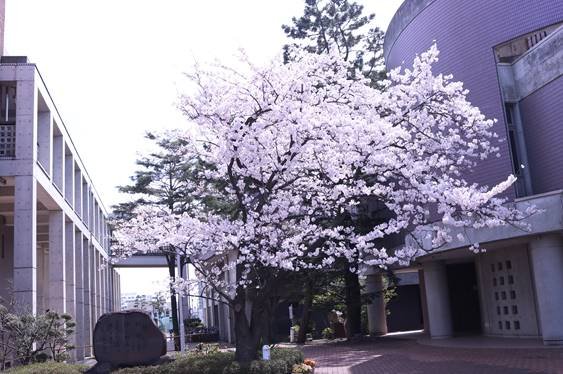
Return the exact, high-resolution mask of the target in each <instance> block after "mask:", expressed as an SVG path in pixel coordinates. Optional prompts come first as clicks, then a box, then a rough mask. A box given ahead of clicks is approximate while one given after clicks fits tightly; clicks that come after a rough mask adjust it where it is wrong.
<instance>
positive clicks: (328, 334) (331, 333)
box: [322, 327, 334, 340]
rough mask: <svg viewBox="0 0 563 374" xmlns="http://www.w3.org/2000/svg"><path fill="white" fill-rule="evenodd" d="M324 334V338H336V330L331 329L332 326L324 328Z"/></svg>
mask: <svg viewBox="0 0 563 374" xmlns="http://www.w3.org/2000/svg"><path fill="white" fill-rule="evenodd" d="M322 335H323V338H324V339H328V340H332V339H334V330H333V329H331V328H330V327H326V328H325V329H324V330H323V332H322Z"/></svg>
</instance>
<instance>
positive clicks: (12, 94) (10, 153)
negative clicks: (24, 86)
mask: <svg viewBox="0 0 563 374" xmlns="http://www.w3.org/2000/svg"><path fill="white" fill-rule="evenodd" d="M15 157H16V86H15V85H10V84H2V85H0V159H13V158H15Z"/></svg>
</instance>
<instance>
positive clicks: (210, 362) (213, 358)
mask: <svg viewBox="0 0 563 374" xmlns="http://www.w3.org/2000/svg"><path fill="white" fill-rule="evenodd" d="M234 359H235V356H234V353H233V352H213V353H207V354H202V353H187V354H181V355H178V356H176V360H174V361H172V362H170V363H166V364H162V365H159V366H145V367H134V368H125V369H120V370H117V371H116V372H114V373H116V374H174V373H190V374H192V373H193V374H223V372H224V369H225V368H226V367H228V366H232V363H233V360H234ZM229 374H230V373H229ZM233 374H237V372H233Z"/></svg>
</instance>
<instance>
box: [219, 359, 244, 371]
mask: <svg viewBox="0 0 563 374" xmlns="http://www.w3.org/2000/svg"><path fill="white" fill-rule="evenodd" d="M223 374H242V369H241V367H240V364H239V363H238V362H236V361H233V362H231V364H230V365H229V366H227V367H226V368H224V369H223Z"/></svg>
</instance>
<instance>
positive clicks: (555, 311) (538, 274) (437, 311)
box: [424, 234, 563, 345]
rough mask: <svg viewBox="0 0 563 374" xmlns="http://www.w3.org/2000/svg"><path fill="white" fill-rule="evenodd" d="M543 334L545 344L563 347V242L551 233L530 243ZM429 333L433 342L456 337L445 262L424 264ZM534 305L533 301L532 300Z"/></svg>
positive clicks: (558, 236) (537, 304) (559, 237)
mask: <svg viewBox="0 0 563 374" xmlns="http://www.w3.org/2000/svg"><path fill="white" fill-rule="evenodd" d="M529 254H530V260H531V270H532V273H533V282H534V285H535V294H536V306H537V312H538V315H539V322H540V328H541V335H542V338H543V341H544V344H546V345H560V344H563V239H562V237H561V236H560V235H557V234H549V235H541V236H538V237H535V238H533V239H532V240H531V241H530V243H529ZM424 289H425V298H426V303H425V304H426V307H427V314H426V317H427V321H428V326H427V330H428V332H429V333H430V336H431V337H432V338H434V339H439V338H448V337H451V336H452V334H453V330H452V319H451V314H450V301H449V296H448V282H447V278H446V267H445V265H444V263H442V262H438V261H434V262H428V263H425V264H424ZM530 302H533V300H530Z"/></svg>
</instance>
